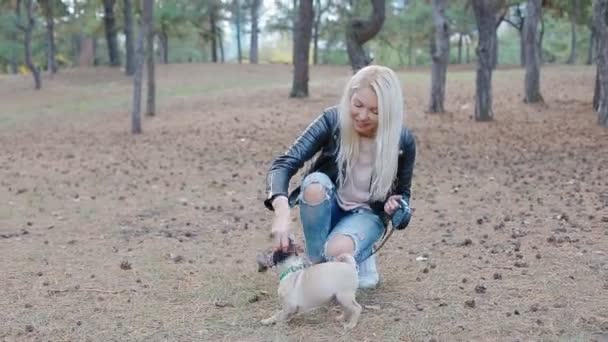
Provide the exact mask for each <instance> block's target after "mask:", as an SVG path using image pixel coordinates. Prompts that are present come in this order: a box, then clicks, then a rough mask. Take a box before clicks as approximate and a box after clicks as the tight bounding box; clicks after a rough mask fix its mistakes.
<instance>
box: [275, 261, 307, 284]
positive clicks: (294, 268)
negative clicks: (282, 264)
mask: <svg viewBox="0 0 608 342" xmlns="http://www.w3.org/2000/svg"><path fill="white" fill-rule="evenodd" d="M304 267H305V266H304V264H301V265H297V266H290V267H289V268H288V269H286V270H285V271H283V272H281V274H280V275H279V282H281V281H283V279H285V277H287V276H288V275H290V274H291V273H294V272H297V271H299V270H301V269H303V268H304Z"/></svg>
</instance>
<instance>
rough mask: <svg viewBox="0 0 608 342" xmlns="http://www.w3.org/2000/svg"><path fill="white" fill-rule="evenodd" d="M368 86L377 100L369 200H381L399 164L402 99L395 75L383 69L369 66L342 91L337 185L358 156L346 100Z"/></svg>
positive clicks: (357, 136)
mask: <svg viewBox="0 0 608 342" xmlns="http://www.w3.org/2000/svg"><path fill="white" fill-rule="evenodd" d="M365 87H370V88H371V89H372V90H373V91H374V93H375V94H376V96H377V98H378V127H377V130H376V136H375V145H376V160H375V162H374V168H373V172H372V179H371V187H370V199H371V200H375V201H384V200H385V199H386V197H387V196H388V195H389V193H390V191H391V190H392V187H393V183H394V180H395V177H396V175H397V167H398V162H399V140H400V138H401V130H402V127H403V96H402V94H401V83H400V82H399V78H398V77H397V75H396V74H395V72H394V71H393V70H391V69H389V68H387V67H383V66H378V65H370V66H367V67H365V68H363V69H361V70H359V71H358V72H357V73H356V74H355V75H353V77H352V78H351V79H350V81H349V82H348V83H347V84H346V87H345V88H344V93H343V94H342V99H341V101H340V105H339V107H338V113H339V117H340V147H339V150H338V160H337V162H338V170H340V172H338V182H339V184H340V186H342V185H344V184H345V182H346V180H347V178H349V177H350V175H351V171H352V167H353V164H354V162H355V161H356V160H357V158H358V156H359V139H360V136H359V134H358V133H357V132H356V131H355V129H354V125H353V122H352V118H351V115H350V101H351V98H352V96H353V94H354V93H355V91H356V90H357V89H362V88H365Z"/></svg>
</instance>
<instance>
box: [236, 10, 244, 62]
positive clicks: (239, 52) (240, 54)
mask: <svg viewBox="0 0 608 342" xmlns="http://www.w3.org/2000/svg"><path fill="white" fill-rule="evenodd" d="M234 10H235V17H236V48H237V55H238V60H239V64H241V63H243V50H242V48H241V1H240V0H235V1H234Z"/></svg>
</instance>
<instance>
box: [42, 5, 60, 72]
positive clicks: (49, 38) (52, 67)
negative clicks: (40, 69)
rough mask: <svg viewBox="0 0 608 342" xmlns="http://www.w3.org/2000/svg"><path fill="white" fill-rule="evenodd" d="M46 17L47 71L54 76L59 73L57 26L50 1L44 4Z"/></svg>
mask: <svg viewBox="0 0 608 342" xmlns="http://www.w3.org/2000/svg"><path fill="white" fill-rule="evenodd" d="M43 6H44V12H45V17H46V49H47V50H46V58H47V70H48V71H49V72H50V73H51V74H54V73H56V72H57V61H56V59H55V25H54V19H53V6H52V4H51V3H50V0H44V2H43Z"/></svg>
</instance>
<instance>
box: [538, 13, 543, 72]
mask: <svg viewBox="0 0 608 342" xmlns="http://www.w3.org/2000/svg"><path fill="white" fill-rule="evenodd" d="M544 37H545V18H544V17H543V13H542V7H541V13H540V38H539V39H538V56H539V57H538V58H539V62H540V64H543V38H544Z"/></svg>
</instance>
